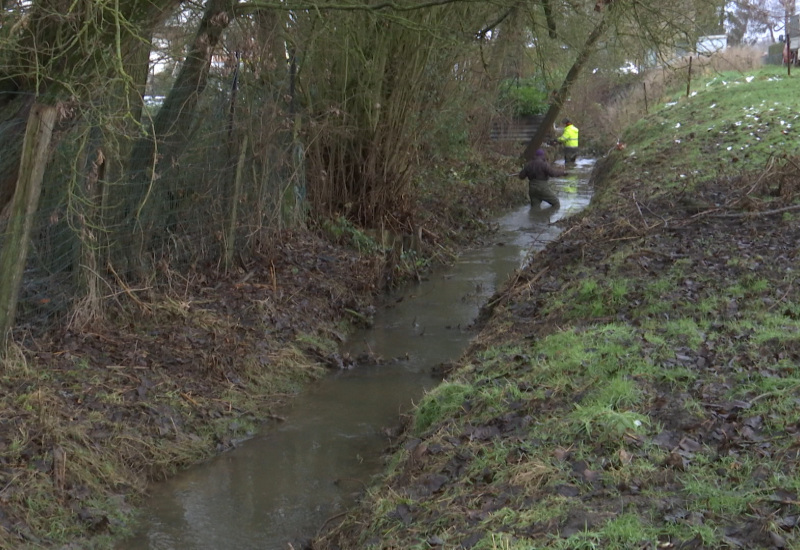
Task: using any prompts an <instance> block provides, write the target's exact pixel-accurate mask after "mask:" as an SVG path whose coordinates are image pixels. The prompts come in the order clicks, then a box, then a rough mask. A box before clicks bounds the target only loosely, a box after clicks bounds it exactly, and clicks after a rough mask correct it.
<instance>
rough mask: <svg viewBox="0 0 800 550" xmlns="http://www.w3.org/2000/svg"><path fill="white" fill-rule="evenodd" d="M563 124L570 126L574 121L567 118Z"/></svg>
mask: <svg viewBox="0 0 800 550" xmlns="http://www.w3.org/2000/svg"><path fill="white" fill-rule="evenodd" d="M561 123H562V124H563V125H564V126H569V125H570V124H572V121H571V120H570V119H568V118H565V119H564V120H562V121H561Z"/></svg>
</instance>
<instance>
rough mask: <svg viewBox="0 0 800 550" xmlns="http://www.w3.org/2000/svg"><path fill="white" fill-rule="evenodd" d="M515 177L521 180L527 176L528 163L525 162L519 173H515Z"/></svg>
mask: <svg viewBox="0 0 800 550" xmlns="http://www.w3.org/2000/svg"><path fill="white" fill-rule="evenodd" d="M517 177H518V178H519V179H521V180H524V179H526V178H527V177H528V165H527V164H526V165H525V166H523V167H522V170H520V171H519V174H517Z"/></svg>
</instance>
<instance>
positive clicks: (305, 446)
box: [117, 159, 593, 550]
mask: <svg viewBox="0 0 800 550" xmlns="http://www.w3.org/2000/svg"><path fill="white" fill-rule="evenodd" d="M592 166H593V163H592V161H591V160H588V159H579V160H578V164H577V166H576V167H575V169H573V170H571V172H570V174H569V175H567V176H566V177H564V178H557V179H554V180H551V182H552V185H553V188H554V189H555V190H556V192H557V193H558V195H559V198H560V199H561V208H560V209H558V210H556V211H553V210H552V209H544V208H543V209H541V210H539V209H533V208H530V207H528V206H524V207H520V208H518V209H515V210H513V211H511V212H509V213H507V214H506V215H504V216H502V217H500V218H499V219H497V220H495V222H496V223H497V226H498V231H497V232H496V233H495V234H494V235H492V236H491V238H489V239H487V241H486V242H485V243H484V244H483V245H481V246H480V247H477V248H475V249H473V250H469V251H467V252H465V253H463V254H462V255H461V256H460V257H459V259H458V261H457V262H456V263H455V265H453V266H450V267H448V268H446V269H443V270H440V271H437V272H435V273H432V274H431V275H430V276H429V277H427V278H426V280H425V281H422V282H421V283H419V284H416V285H413V286H410V287H408V288H405V289H403V291H402V292H401V293H398V294H396V295H394V296H392V297H391V299H390V300H389V301H388V302H387V303H388V304H389V305H388V306H386V307H384V308H381V309H380V310H379V311H378V312H377V313H376V315H375V323H374V326H373V327H372V328H370V329H365V330H362V331H359V332H356V333H354V334H353V335H351V336H350V338H349V339H348V342H347V343H346V344H345V346H344V347H343V350H342V352H343V353H349V354H350V355H351V356H352V357H358V356H359V355H361V354H362V353H364V352H369V353H371V354H374V355H377V356H378V357H381V358H383V359H385V360H386V361H385V362H383V363H382V364H380V365H371V366H364V365H356V366H355V367H354V368H352V369H350V370H345V371H341V372H337V373H335V374H332V375H331V376H329V377H327V378H325V379H324V380H322V381H321V382H320V383H317V384H315V385H314V386H313V387H312V388H310V389H308V390H306V391H304V392H303V393H302V394H301V395H300V396H298V397H297V398H294V399H293V404H292V406H291V409H289V410H288V411H285V412H284V413H282V414H284V415H285V416H286V420H285V421H284V422H280V423H277V422H276V423H270V424H267V425H265V426H264V427H263V429H262V430H261V431H260V432H259V433H258V434H256V436H255V437H253V438H251V439H248V440H247V441H244V442H242V443H241V444H239V446H237V447H236V448H235V449H233V450H231V451H229V452H226V453H224V454H222V455H220V456H217V457H215V458H214V459H212V460H210V461H208V462H206V463H203V464H201V465H198V466H194V467H192V468H190V469H188V470H185V471H183V472H180V473H179V474H177V475H176V476H174V477H173V478H171V479H170V480H168V481H166V482H162V483H157V484H154V485H153V486H152V487H151V488H150V491H149V496H148V498H147V500H146V501H145V502H144V503H143V506H142V517H141V524H140V528H139V531H138V534H137V535H136V536H134V537H133V538H131V539H129V540H126V541H125V542H124V543H123V544H121V545H119V546H118V547H117V548H118V550H142V549H149V550H189V549H191V550H223V549H236V550H250V549H253V550H255V549H258V550H288V549H291V548H301V547H302V546H303V544H302V540H304V539H307V538H310V537H311V536H313V535H314V534H315V533H316V532H317V530H318V529H319V528H320V527H322V526H323V525H324V524H325V523H326V522H327V521H333V520H335V519H336V518H337V517H338V516H339V515H340V514H342V513H343V512H344V511H345V510H346V509H347V508H348V506H350V505H352V504H353V502H354V500H355V498H356V496H357V495H358V492H359V491H361V490H362V489H363V488H364V487H365V485H366V484H368V483H369V481H370V478H371V477H372V476H374V475H375V474H378V473H379V472H381V470H382V468H383V465H384V464H383V459H382V451H383V450H384V449H385V447H386V444H387V436H386V433H385V431H384V430H385V429H386V428H387V427H390V426H395V425H397V423H398V420H397V419H398V415H399V414H401V413H403V412H406V411H408V409H409V408H410V407H411V405H412V403H413V402H415V401H417V400H419V398H420V397H421V396H422V395H423V394H424V392H425V391H426V390H429V389H430V388H432V387H434V386H435V385H436V384H437V383H438V382H439V380H438V379H437V378H436V377H435V376H434V374H433V369H434V367H436V366H437V365H440V364H442V363H446V362H448V361H453V360H455V359H457V358H458V357H459V356H460V355H461V354H462V353H463V351H464V350H465V349H466V347H467V345H468V343H469V341H470V339H471V338H473V337H474V334H473V333H472V332H471V331H470V329H469V327H470V325H471V323H472V321H473V320H474V319H475V317H476V316H477V314H478V310H479V309H480V307H481V305H482V304H484V303H485V302H486V301H487V300H488V299H489V297H491V295H492V294H493V293H494V292H495V290H496V289H498V288H499V287H500V286H502V285H503V283H504V282H505V281H506V280H507V279H508V278H509V276H510V275H512V274H513V272H514V271H515V270H516V269H518V268H519V267H520V266H521V265H522V264H524V263H525V262H526V261H528V258H529V255H530V252H531V251H532V250H537V249H539V248H541V247H543V246H544V245H545V244H546V243H547V242H549V241H550V240H552V239H553V238H555V237H556V236H557V235H558V233H559V232H560V230H559V229H558V228H557V227H555V226H552V225H550V224H551V223H553V222H555V221H557V220H558V219H560V218H562V217H564V216H568V215H569V214H571V213H574V212H577V211H579V210H581V209H583V208H584V207H586V206H587V205H588V204H589V200H590V197H591V193H590V189H589V185H588V179H589V175H590V172H591V169H592ZM542 206H546V203H543V204H542Z"/></svg>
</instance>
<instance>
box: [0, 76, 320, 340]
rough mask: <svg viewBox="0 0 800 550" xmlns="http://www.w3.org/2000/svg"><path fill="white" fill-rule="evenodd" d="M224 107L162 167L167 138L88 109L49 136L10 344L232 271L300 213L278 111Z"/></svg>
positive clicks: (204, 112) (299, 174) (218, 104)
mask: <svg viewBox="0 0 800 550" xmlns="http://www.w3.org/2000/svg"><path fill="white" fill-rule="evenodd" d="M229 104H230V97H229V94H226V93H223V92H220V93H218V94H212V95H211V98H210V99H209V100H208V101H207V102H206V103H205V104H203V105H201V106H200V108H198V110H197V112H196V114H195V116H194V117H193V118H192V120H191V128H189V130H188V134H187V135H188V139H184V140H182V141H181V143H179V144H178V145H177V147H178V151H177V152H176V153H173V154H172V156H171V157H170V158H169V163H168V164H166V163H164V162H163V159H164V158H163V155H164V153H163V152H162V150H160V148H162V147H164V142H166V141H168V140H152V139H151V136H147V135H141V134H139V135H134V134H130V133H126V132H124V131H120V128H122V126H121V125H118V126H117V127H116V128H114V125H113V124H110V125H109V124H108V123H107V121H99V120H94V119H92V117H90V116H87V117H84V118H82V119H81V120H80V122H79V123H77V124H75V125H73V126H71V127H70V128H68V129H66V130H64V131H63V132H62V133H61V135H59V136H58V139H56V140H54V145H53V147H52V151H51V154H50V158H49V161H48V163H47V167H46V171H45V176H44V181H43V184H42V193H41V198H40V201H39V206H38V209H37V210H36V213H35V215H34V219H33V220H32V221H33V224H32V231H31V238H30V243H29V248H28V255H27V260H26V265H25V268H24V272H23V278H22V282H21V285H20V290H19V299H18V301H17V308H16V321H15V328H14V331H15V333H16V334H17V336H15V339H16V338H18V337H22V336H20V335H25V334H39V333H41V332H43V331H46V330H48V329H51V328H52V327H53V326H54V325H55V324H59V323H72V322H75V321H76V320H78V319H84V318H92V317H93V316H94V313H96V312H98V311H101V310H102V308H103V307H104V306H103V305H104V304H106V303H108V300H109V298H112V297H114V296H115V295H119V294H120V293H141V292H145V291H146V290H149V289H158V287H159V286H160V285H163V284H164V283H165V281H166V280H167V275H168V273H169V272H186V271H188V270H191V269H197V268H199V267H202V268H209V267H211V268H215V269H220V270H224V269H228V268H231V267H234V266H235V265H236V264H241V263H243V262H244V261H245V259H246V257H247V256H248V255H251V254H254V253H257V252H258V251H259V249H260V247H261V246H262V245H263V244H264V243H265V242H267V241H268V239H269V236H270V234H271V233H273V232H274V231H275V230H276V229H279V228H281V227H284V226H286V225H295V224H297V223H300V222H301V221H302V220H303V215H304V211H303V209H304V206H303V204H304V201H303V197H304V194H305V179H304V174H303V163H302V158H303V154H302V145H300V143H299V142H297V141H296V140H295V139H293V136H292V132H291V130H290V125H289V124H287V123H286V122H285V120H284V114H283V113H281V112H280V111H279V110H277V109H275V108H266V107H264V106H262V107H260V108H258V109H252V110H242V112H241V113H237V116H236V118H235V119H233V120H232V119H231V112H230V109H229ZM103 122H105V123H106V124H105V125H103V124H102V123H103ZM141 145H145V146H141ZM137 151H145V152H146V155H147V158H136V157H135V156H134V155H136V154H137ZM126 152H127V153H126ZM298 152H299V153H300V154H298ZM126 154H127V156H126ZM139 154H141V153H139ZM135 167H139V168H135ZM142 167H143V168H142ZM154 167H155V169H154ZM6 218H7V216H6ZM4 222H7V219H6V220H4ZM5 227H6V223H4V224H3V226H2V231H3V233H2V234H1V235H0V249H2V247H5V246H6V245H7V235H6V233H5Z"/></svg>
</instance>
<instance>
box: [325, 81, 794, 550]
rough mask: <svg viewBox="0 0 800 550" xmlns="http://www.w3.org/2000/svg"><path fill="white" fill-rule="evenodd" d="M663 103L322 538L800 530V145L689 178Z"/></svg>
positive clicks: (346, 541) (615, 541)
mask: <svg viewBox="0 0 800 550" xmlns="http://www.w3.org/2000/svg"><path fill="white" fill-rule="evenodd" d="M748 82H749V80H748ZM715 99H717V100H719V97H718V96H716V97H715ZM720 103H721V100H720V102H719V103H717V102H715V103H714V104H713V106H714V107H717V106H718V105H719V104H720ZM701 104H702V105H706V102H704V101H703V100H702V99H700V100H698V101H697V102H695V103H692V102H690V101H688V100H687V101H686V109H687V110H689V109H691V110H692V112H693V114H696V113H697V111H698V110H699V105H701ZM719 114H721V113H719ZM719 114H718V115H717V116H719ZM654 118H655V122H654V123H653V125H652V128H655V129H654V130H651V129H649V128H648V127H647V124H646V123H642V124H640V125H639V126H638V128H637V131H638V132H640V137H641V138H642V141H648V140H649V141H648V142H649V143H651V149H649V150H647V151H646V155H647V158H646V159H645V161H642V160H640V159H638V158H637V157H636V156H635V155H634V154H633V153H632V152H631V151H624V150H621V151H615V152H613V153H612V154H611V155H610V156H609V157H608V158H606V159H605V160H604V161H603V162H601V163H599V164H598V166H597V169H596V174H595V193H596V197H597V201H594V203H593V206H592V207H590V208H589V209H588V210H587V211H586V212H585V213H583V214H579V215H577V216H575V217H573V218H570V219H569V220H567V221H566V222H565V226H564V231H563V233H562V235H561V237H560V238H559V239H558V240H557V241H556V242H555V243H553V244H551V245H550V246H548V247H547V248H546V249H545V250H544V251H542V252H540V253H539V254H537V255H536V256H535V258H534V259H533V261H532V262H531V263H530V265H528V266H527V267H526V268H525V269H524V270H523V271H522V272H521V273H520V274H519V276H518V277H517V278H516V280H515V281H514V282H513V284H511V285H510V286H509V287H508V288H506V289H505V290H504V291H503V292H502V293H500V294H499V295H498V296H496V297H495V298H494V299H493V300H491V302H490V304H491V307H487V308H486V310H485V315H484V318H485V326H484V329H483V331H482V333H481V335H480V337H479V338H478V339H477V340H476V341H475V343H474V345H473V346H472V348H471V349H470V350H469V352H468V353H467V354H465V356H464V357H463V358H462V360H461V361H460V362H459V364H458V365H457V367H456V368H454V370H453V371H452V372H450V373H449V374H448V376H447V380H446V381H445V382H444V383H443V384H442V385H441V386H440V387H438V388H437V389H436V390H434V391H432V392H431V393H429V394H428V395H427V396H426V398H425V399H424V400H423V401H422V402H421V403H420V404H419V407H418V409H417V411H416V412H415V415H414V417H413V418H412V419H411V420H410V421H409V424H408V426H407V431H406V434H405V437H404V438H402V439H401V441H400V442H399V443H398V445H397V447H396V448H395V449H394V451H393V452H392V454H391V455H390V456H389V457H388V458H387V470H386V474H385V477H384V478H382V479H381V480H380V481H378V482H376V484H375V485H374V486H373V487H372V488H370V490H369V491H367V493H366V494H365V496H364V498H363V502H362V505H361V507H360V508H359V509H358V510H357V511H354V512H353V514H351V515H350V516H349V517H348V518H346V519H345V520H343V521H342V522H341V523H340V524H339V525H338V526H336V527H335V528H333V529H331V530H330V532H328V533H327V534H326V535H324V536H322V537H320V538H319V539H317V540H316V541H314V543H313V544H312V547H313V548H314V549H316V550H320V549H325V550H331V549H356V548H359V549H365V548H375V549H378V548H380V549H389V548H475V549H497V548H504V549H523V548H525V549H527V548H560V549H562V548H620V549H622V548H794V547H796V546H797V545H798V544H800V528H799V525H800V522H798V518H799V517H800V504H799V503H798V493H799V492H800V477H798V473H797V472H798V471H800V463H799V462H800V452H798V449H800V422H799V419H798V414H797V403H798V402H800V376H798V372H797V365H798V361H800V315H798V313H800V310H798V306H797V304H798V303H800V288H798V285H797V265H796V261H797V246H796V243H797V242H798V239H800V229H799V227H800V226H798V224H797V216H798V214H800V210H798V206H797V204H796V203H797V200H798V199H799V198H800V195H798V189H800V180H799V179H798V172H797V170H796V166H797V165H798V163H799V162H800V161H798V159H797V158H795V157H783V158H781V159H773V161H772V162H766V163H764V164H762V168H761V169H760V170H737V171H735V172H728V171H725V172H724V173H719V174H718V175H717V176H716V177H705V178H702V177H694V178H693V179H692V181H690V182H686V181H682V179H683V178H681V177H680V175H681V174H684V178H685V174H701V173H702V170H703V169H705V168H707V167H708V165H709V164H712V163H714V162H716V161H715V160H713V159H708V158H706V159H705V160H704V161H702V162H701V163H700V164H691V162H692V161H691V159H690V157H688V156H685V155H684V153H683V151H681V150H679V147H678V142H677V140H675V139H674V137H673V136H672V135H671V134H670V132H669V131H663V132H662V130H661V129H662V128H677V127H680V124H679V123H678V122H679V121H683V123H684V126H685V120H687V119H685V118H678V119H668V118H667V119H666V120H664V118H665V115H661V114H660V115H659V117H654ZM647 131H652V132H653V134H647V133H646V132H647ZM684 131H685V132H687V133H688V132H689V130H683V129H681V132H684ZM783 131H785V128H784V130H783ZM659 132H662V134H665V135H663V136H662V134H660V133H659ZM682 135H683V134H682ZM775 135H776V136H777V137H776V139H782V137H781V136H780V134H779V133H778V132H775ZM691 137H692V139H696V140H698V141H699V140H701V139H702V136H701V135H700V134H699V133H698V134H695V133H692V136H691ZM763 138H764V134H760V136H759V139H763ZM715 139H716V140H718V139H720V138H719V137H717V136H716V135H714V136H713V137H711V143H710V144H709V145H708V147H709V148H711V147H718V148H720V149H721V150H722V151H725V150H726V148H725V144H724V142H722V143H723V145H722V146H720V145H719V144H716V145H715V142H714V141H713V140H715ZM659 140H660V141H659ZM658 147H661V149H658ZM704 147H706V142H702V141H701V142H700V143H696V142H695V143H692V146H691V151H688V152H689V153H692V152H694V151H697V150H704ZM728 149H730V147H728ZM753 155H755V153H753ZM642 156H643V157H644V156H645V153H642ZM755 158H756V157H755V156H754V157H753V159H755ZM762 160H763V157H762ZM752 162H754V163H758V161H756V160H752Z"/></svg>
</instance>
